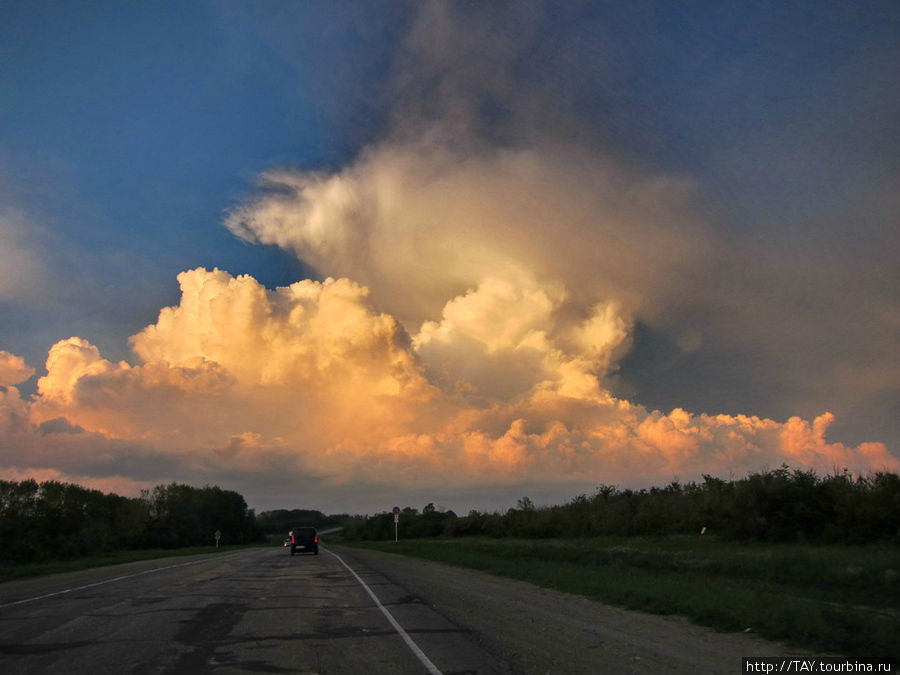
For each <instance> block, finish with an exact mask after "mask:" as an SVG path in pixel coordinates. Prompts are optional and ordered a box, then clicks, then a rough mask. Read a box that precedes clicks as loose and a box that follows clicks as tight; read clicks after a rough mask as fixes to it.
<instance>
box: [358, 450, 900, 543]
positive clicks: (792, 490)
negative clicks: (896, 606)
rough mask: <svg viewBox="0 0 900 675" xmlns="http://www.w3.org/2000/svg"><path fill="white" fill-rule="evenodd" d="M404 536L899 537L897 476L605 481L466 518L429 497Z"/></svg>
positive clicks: (368, 526)
mask: <svg viewBox="0 0 900 675" xmlns="http://www.w3.org/2000/svg"><path fill="white" fill-rule="evenodd" d="M399 531H400V536H402V537H404V538H414V537H429V536H450V537H462V536H472V535H483V536H490V537H529V538H538V537H584V536H598V535H622V536H634V535H645V536H646V535H649V536H657V535H668V534H700V533H704V534H707V535H709V536H715V537H717V538H720V539H725V540H743V541H769V542H787V541H807V542H816V543H844V544H862V543H869V542H875V541H885V542H890V543H894V544H900V476H898V475H897V474H896V473H886V472H879V473H874V474H870V475H868V476H856V477H854V476H852V475H851V474H850V473H849V472H847V471H844V472H836V473H834V474H832V475H828V476H824V477H822V476H818V475H817V474H816V473H815V472H813V471H802V470H796V469H795V470H791V469H790V468H789V467H787V466H782V467H781V468H779V469H774V470H767V471H762V472H758V473H753V474H750V475H748V476H747V477H746V478H742V479H739V480H723V479H721V478H715V477H713V476H709V475H705V476H704V477H703V481H702V482H689V483H680V482H678V481H673V482H672V483H670V484H669V485H666V486H665V487H652V488H649V489H641V490H632V489H624V490H622V489H619V488H617V487H616V486H613V485H601V486H600V487H599V488H597V490H596V491H595V492H594V493H593V494H590V495H588V494H581V495H578V496H577V497H575V498H574V499H572V500H571V501H569V502H568V503H566V504H563V505H558V506H542V507H536V506H535V505H534V503H533V502H532V501H531V499H529V498H528V497H523V498H522V499H520V500H519V501H518V503H517V505H516V508H511V509H508V510H507V511H506V512H505V513H500V512H495V513H485V512H479V511H476V510H473V511H470V512H469V514H468V515H466V516H461V517H460V516H457V515H456V514H455V513H453V511H441V510H439V509H436V508H435V507H434V505H433V504H429V505H428V506H426V507H425V508H424V509H423V510H422V512H421V513H420V512H419V511H417V510H416V509H412V508H407V509H404V510H403V511H402V512H401V513H400V522H399ZM344 536H345V537H347V538H349V539H367V540H379V539H392V538H393V537H394V522H393V515H392V514H390V513H381V514H378V515H375V516H372V517H369V518H366V519H361V520H356V521H353V522H350V523H348V524H347V525H346V526H345V527H344Z"/></svg>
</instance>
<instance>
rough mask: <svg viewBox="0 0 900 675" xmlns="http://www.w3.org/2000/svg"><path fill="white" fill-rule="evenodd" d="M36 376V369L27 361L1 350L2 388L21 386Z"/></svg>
mask: <svg viewBox="0 0 900 675" xmlns="http://www.w3.org/2000/svg"><path fill="white" fill-rule="evenodd" d="M32 375H34V368H31V367H30V366H28V364H26V363H25V359H23V358H22V357H21V356H16V355H15V354H10V353H9V352H7V351H4V350H2V349H0V387H11V386H12V385H14V384H20V383H22V382H24V381H25V380H27V379H29V378H30V377H31V376H32Z"/></svg>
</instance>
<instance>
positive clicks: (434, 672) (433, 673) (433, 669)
mask: <svg viewBox="0 0 900 675" xmlns="http://www.w3.org/2000/svg"><path fill="white" fill-rule="evenodd" d="M322 550H323V551H325V552H326V553H330V554H331V555H333V556H334V557H335V558H337V559H338V562H339V563H341V565H343V566H344V567H346V568H347V570H348V571H349V572H350V574H352V575H353V576H354V577H355V578H356V580H357V581H358V582H359V583H360V585H361V586H362V587H363V588H365V589H366V593H368V594H369V597H370V598H372V600H374V601H375V604H376V605H378V609H380V610H381V613H382V614H384V615H385V616H386V617H387V620H388V621H390V622H391V625H392V626H393V627H394V630H395V631H397V632H398V633H399V634H400V637H402V638H403V641H404V642H405V643H406V646H407V647H409V648H410V649H411V650H412V653H413V654H415V655H416V658H418V659H419V661H421V662H422V665H423V666H425V669H426V670H427V671H428V672H429V673H430V675H442V673H441V671H440V670H438V668H437V666H436V665H434V664H433V663H432V662H431V659H429V658H428V657H427V656H425V652H423V651H422V650H421V649H420V648H419V645H417V644H416V643H415V642H413V639H412V638H411V637H409V634H408V633H407V632H406V631H405V630H403V626H401V625H400V624H399V623H397V620H396V619H395V618H394V617H393V615H392V614H391V613H390V612H389V611H387V608H386V607H385V606H384V605H382V604H381V600H379V599H378V596H376V595H375V594H374V593H373V592H372V589H371V588H369V587H368V585H366V582H365V581H363V580H362V579H361V578H360V576H359V575H358V574H357V573H356V572H354V571H353V568H352V567H350V565H348V564H347V563H345V562H344V559H343V558H341V556H339V555H338V554H337V553H334V552H332V551H329V550H328V549H325V548H323V549H322Z"/></svg>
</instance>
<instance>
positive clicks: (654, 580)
mask: <svg viewBox="0 0 900 675" xmlns="http://www.w3.org/2000/svg"><path fill="white" fill-rule="evenodd" d="M342 543H346V544H348V545H351V546H364V547H366V548H373V549H377V550H382V551H390V552H394V553H401V554H404V555H412V556H417V557H421V558H426V559H429V560H434V561H437V562H443V563H448V564H451V565H459V566H463V567H471V568H474V569H478V570H482V571H485V572H489V573H491V574H497V575H501V576H506V577H511V578H515V579H521V580H524V581H528V582H531V583H534V584H537V585H540V586H545V587H548V588H554V589H557V590H561V591H566V592H569V593H575V594H578V595H584V596H586V597H589V598H591V599H594V600H598V601H602V602H607V603H611V604H616V605H620V606H623V607H628V608H631V609H640V610H644V611H649V612H655V613H659V614H680V615H683V616H687V617H689V618H691V619H693V620H695V621H697V622H698V623H702V624H705V625H708V626H712V627H714V628H717V629H720V630H725V631H743V630H747V629H750V630H752V631H753V632H755V633H758V634H760V635H763V636H765V637H768V638H772V639H778V640H784V641H787V642H790V643H792V644H795V645H797V646H803V647H808V648H812V649H818V650H825V651H829V652H836V653H840V654H843V655H846V656H855V657H859V658H879V659H890V660H892V661H894V662H897V661H900V641H898V640H897V636H898V635H900V578H898V572H900V551H898V549H897V548H896V547H890V546H859V547H850V546H807V545H799V544H734V543H726V542H717V541H714V540H709V539H698V538H696V537H693V538H688V537H669V538H660V539H651V538H596V539H543V540H512V539H498V540H494V539H483V538H463V539H452V540H448V539H420V540H409V541H401V542H400V543H399V544H394V542H352V541H347V542H342Z"/></svg>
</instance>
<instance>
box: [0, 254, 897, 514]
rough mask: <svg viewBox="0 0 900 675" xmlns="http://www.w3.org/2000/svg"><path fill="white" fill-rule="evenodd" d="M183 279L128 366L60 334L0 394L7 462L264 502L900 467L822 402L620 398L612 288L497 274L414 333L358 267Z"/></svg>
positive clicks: (623, 336) (140, 337)
mask: <svg viewBox="0 0 900 675" xmlns="http://www.w3.org/2000/svg"><path fill="white" fill-rule="evenodd" d="M179 282H180V284H181V290H182V297H181V301H180V303H179V305H177V306H174V307H167V308H164V309H163V310H162V311H161V312H160V314H159V318H158V320H157V322H156V323H154V324H152V325H149V326H147V327H146V328H145V329H144V330H142V331H141V332H139V333H137V334H136V335H134V336H133V337H132V339H131V344H132V348H133V350H134V353H135V356H136V361H135V363H133V364H132V363H128V362H125V361H120V362H112V361H109V360H107V359H105V358H103V356H102V354H101V353H100V352H99V350H98V349H97V347H96V346H94V345H92V344H91V343H90V342H88V341H86V340H84V339H82V338H77V337H73V338H69V339H66V340H61V341H60V342H58V343H57V344H55V345H54V346H53V347H52V348H51V349H50V352H49V354H48V358H47V364H46V370H47V372H46V374H45V375H44V376H43V377H41V378H40V379H39V381H38V391H37V394H36V395H35V396H34V397H33V398H32V399H30V400H23V399H22V398H21V397H20V396H19V394H18V392H17V390H16V389H15V388H14V387H8V388H7V390H6V391H5V392H3V391H0V397H2V398H0V410H2V411H3V415H2V416H0V421H2V424H3V427H2V430H0V431H2V434H3V438H4V454H3V457H2V461H0V465H5V466H8V467H10V468H11V469H12V468H14V467H31V468H34V469H35V470H40V471H43V472H47V471H58V472H60V475H65V476H76V475H77V476H93V477H95V478H96V479H97V480H101V479H102V480H103V481H107V482H109V481H112V482H115V481H120V482H121V483H122V484H123V485H124V484H126V483H128V484H131V485H132V486H133V487H136V486H138V485H141V486H143V485H146V484H148V483H149V482H151V481H152V480H154V479H162V480H170V479H171V480H181V479H183V477H184V476H186V475H189V476H191V477H193V479H194V480H196V479H197V478H198V477H199V478H201V479H204V478H205V479H208V480H210V481H222V480H227V481H229V483H228V484H229V485H233V484H235V483H236V484H239V485H240V486H244V487H243V488H242V489H245V490H246V491H247V492H248V495H249V496H250V497H251V499H253V498H256V495H263V494H266V495H268V498H271V495H272V490H274V489H277V490H278V491H279V493H280V494H282V495H284V496H285V498H287V497H288V496H289V495H290V494H292V492H291V489H292V488H291V484H292V481H293V482H296V481H300V482H303V481H309V482H310V483H311V484H313V485H315V488H313V490H312V493H313V494H316V495H318V499H325V498H326V495H331V497H330V498H334V495H336V494H337V495H345V496H346V498H347V499H350V500H352V499H353V496H352V495H353V494H354V491H355V490H357V489H361V488H362V487H365V488H366V489H367V490H368V489H371V488H373V487H377V486H380V489H381V490H385V489H392V490H394V491H397V490H399V491H401V492H403V491H421V490H423V489H432V490H437V491H441V490H455V491H460V490H466V491H469V492H470V493H473V494H474V493H478V492H481V493H482V494H485V493H486V492H491V491H493V490H496V489H505V488H509V487H511V486H514V485H524V484H531V485H533V484H542V485H545V486H546V485H555V486H557V487H558V489H559V490H560V491H561V492H563V493H564V494H565V491H566V490H567V489H583V488H584V486H587V485H591V484H597V483H617V484H628V485H645V484H648V483H653V482H658V481H667V480H671V479H672V478H673V477H680V478H682V479H685V480H687V479H691V478H695V477H699V475H700V474H702V473H713V474H725V475H728V474H737V475H740V474H743V473H745V472H747V471H752V470H758V469H760V468H764V467H767V466H778V465H780V464H781V463H782V462H787V463H789V464H791V465H794V466H805V467H813V468H815V469H817V470H821V471H830V470H831V469H833V468H835V467H847V468H849V469H851V470H852V471H857V472H865V471H869V470H879V469H894V470H895V469H897V468H898V466H900V463H898V462H897V460H896V459H895V458H893V457H892V455H891V454H890V453H889V452H888V451H887V449H886V447H885V446H884V445H883V444H880V443H868V444H862V445H860V446H858V447H849V446H845V445H843V444H841V443H831V442H829V441H828V440H827V439H826V432H827V429H828V427H829V425H830V424H832V422H833V420H834V417H833V416H832V415H830V414H828V413H826V414H823V415H821V416H819V417H817V418H815V419H814V420H813V421H812V422H808V421H805V420H802V419H800V418H791V419H789V420H788V421H787V422H784V423H779V422H776V421H773V420H770V419H763V418H759V417H752V416H743V415H737V416H729V415H718V416H708V415H695V414H690V413H688V412H686V411H684V410H681V409H675V410H673V411H672V412H670V413H668V414H663V413H661V412H659V411H650V410H647V409H645V408H643V407H642V406H639V405H635V404H633V403H629V402H628V401H625V400H622V399H618V398H616V397H615V396H613V395H612V394H611V393H610V392H609V391H608V390H607V389H606V388H605V387H604V386H603V379H604V375H605V373H606V372H607V371H608V369H609V368H610V367H611V364H612V363H613V362H614V360H615V356H614V355H615V354H616V352H617V350H618V349H620V348H621V346H622V345H623V343H624V342H625V341H626V340H627V335H628V329H629V324H628V322H627V320H626V319H625V318H624V317H623V316H622V314H621V312H620V308H619V306H618V305H616V304H615V303H610V304H600V305H596V306H595V307H593V308H592V310H591V312H590V313H589V314H588V315H587V316H585V317H577V318H573V316H571V315H567V314H566V313H565V312H560V309H561V308H562V307H564V305H565V303H566V301H567V300H566V295H565V294H564V293H562V292H561V291H560V290H559V288H556V289H555V290H554V288H553V287H550V290H548V289H547V288H541V287H538V286H531V287H522V286H517V285H515V284H512V283H511V282H508V281H501V280H498V279H491V278H489V279H486V280H485V281H484V282H483V283H482V284H481V285H479V286H478V287H477V288H474V289H471V290H470V291H468V292H466V293H463V294H462V295H460V296H457V297H455V298H451V299H450V300H449V301H448V302H447V303H446V305H445V307H444V310H443V312H442V315H441V318H440V320H439V321H434V322H430V323H426V324H425V325H424V326H423V328H422V331H421V332H420V333H418V334H417V335H416V336H414V337H412V338H411V337H410V336H409V335H408V334H407V333H406V331H405V330H404V329H403V327H402V326H401V324H400V323H399V322H398V321H397V320H396V319H395V318H393V317H391V316H390V315H388V314H385V313H383V312H379V311H378V310H377V309H376V308H375V303H374V299H372V298H371V297H370V293H369V291H368V289H366V288H365V287H363V286H361V285H359V284H357V283H355V282H352V281H350V280H348V279H327V280H325V281H323V282H316V281H311V280H306V281H301V282H298V283H296V284H293V285H291V286H288V287H283V288H278V289H274V290H269V289H266V288H264V287H263V286H261V285H260V284H259V283H258V282H257V281H256V280H254V279H253V278H251V277H248V276H246V275H242V276H237V277H235V276H232V275H230V274H228V273H226V272H223V271H221V270H206V269H203V268H198V269H195V270H191V271H189V272H184V273H182V274H181V275H179ZM6 360H7V361H10V362H16V363H17V361H16V360H15V357H13V356H12V355H9V356H7V357H6ZM485 373H486V374H487V375H485ZM129 481H130V483H129ZM112 482H110V483H109V484H112ZM266 486H267V487H266ZM276 486H277V487H276ZM389 486H391V487H390V488H389ZM504 486H505V487H504ZM576 486H577V487H576ZM360 508H371V506H366V505H360Z"/></svg>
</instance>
